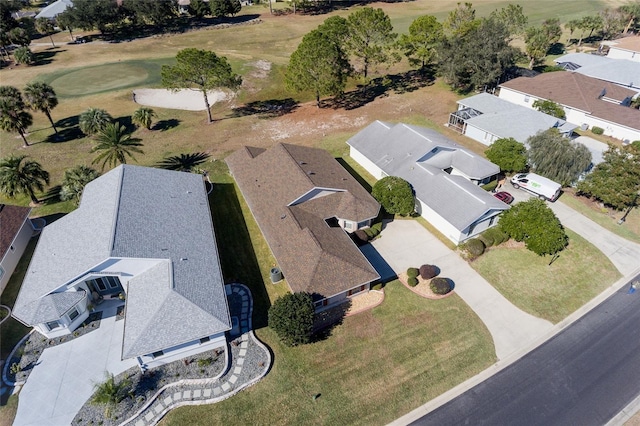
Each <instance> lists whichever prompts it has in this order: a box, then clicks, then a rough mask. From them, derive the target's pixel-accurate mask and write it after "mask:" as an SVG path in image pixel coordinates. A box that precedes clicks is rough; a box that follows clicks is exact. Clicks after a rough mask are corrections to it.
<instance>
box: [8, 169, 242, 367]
mask: <svg viewBox="0 0 640 426" xmlns="http://www.w3.org/2000/svg"><path fill="white" fill-rule="evenodd" d="M119 297H124V298H126V304H125V311H124V315H125V318H124V321H125V323H124V340H123V345H122V359H128V358H136V359H137V361H138V364H139V365H140V367H141V368H142V369H147V368H152V367H155V366H158V365H162V364H165V363H167V362H170V361H174V360H176V359H180V358H182V357H184V356H188V355H193V354H197V353H200V352H204V351H206V350H210V349H213V348H216V347H220V346H224V345H225V344H226V338H225V332H226V331H227V330H229V329H231V319H230V317H229V308H228V305H227V299H226V294H225V288H224V284H223V277H222V272H221V268H220V262H219V259H218V248H217V246H216V238H215V233H214V230H213V225H212V220H211V213H210V211H209V202H208V198H207V194H206V191H205V187H204V184H203V181H202V176H200V175H196V174H192V173H184V172H175V171H168V170H161V169H154V168H147V167H139V166H131V165H121V166H119V167H117V168H115V169H113V170H111V171H110V172H108V173H106V174H104V175H102V176H101V177H99V178H97V179H95V180H94V181H92V182H90V183H89V184H87V186H86V187H85V189H84V192H83V195H82V200H81V203H80V205H79V207H78V209H76V210H74V211H73V212H71V213H69V214H67V215H66V216H64V217H62V218H61V219H58V220H57V221H56V222H53V223H51V224H50V225H48V226H46V227H45V228H44V229H43V231H42V235H41V236H40V239H39V241H38V244H37V246H36V250H35V252H34V254H33V258H32V260H31V264H30V265H29V268H28V270H27V273H26V275H25V278H24V282H23V284H22V288H21V289H20V293H19V294H18V298H17V300H16V303H15V306H14V309H13V312H12V315H13V316H14V317H15V318H16V319H17V320H19V321H20V322H22V323H24V324H25V325H27V326H32V327H34V328H35V329H36V330H38V331H39V332H40V333H42V334H44V335H45V336H47V337H49V338H52V337H57V336H62V335H66V334H69V333H72V332H73V330H75V329H76V328H77V327H78V326H79V325H80V324H82V322H83V321H84V320H85V319H86V318H87V317H88V316H89V311H90V308H91V306H92V305H97V304H98V303H100V302H101V301H103V299H110V298H114V299H116V300H118V299H119ZM103 303H104V302H103Z"/></svg>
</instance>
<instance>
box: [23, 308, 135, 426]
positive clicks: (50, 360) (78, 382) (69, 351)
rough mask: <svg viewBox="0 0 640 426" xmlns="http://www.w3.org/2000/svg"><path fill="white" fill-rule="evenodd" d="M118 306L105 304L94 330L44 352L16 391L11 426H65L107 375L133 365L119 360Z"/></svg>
mask: <svg viewBox="0 0 640 426" xmlns="http://www.w3.org/2000/svg"><path fill="white" fill-rule="evenodd" d="M121 304H122V302H117V303H116V302H110V301H105V302H103V305H104V306H101V307H102V308H103V309H104V312H103V315H102V320H101V321H100V327H99V328H98V329H97V330H95V331H92V332H91V333H87V334H85V335H84V336H81V337H79V338H77V339H73V340H71V341H70V342H67V343H63V344H60V345H57V346H54V347H52V348H47V349H45V350H44V351H43V352H42V355H40V359H39V360H38V364H37V365H36V366H35V367H34V368H33V371H32V372H31V374H30V375H29V378H28V379H27V382H26V383H25V384H24V386H23V387H22V390H21V391H20V396H19V398H18V411H17V413H16V418H15V420H14V422H13V424H14V426H42V425H47V426H53V425H69V424H70V423H71V421H72V420H73V418H74V417H75V415H76V413H77V412H78V411H79V410H80V408H82V406H83V405H84V403H85V402H86V401H87V399H89V397H90V396H91V395H92V394H93V390H94V389H93V385H94V383H100V382H102V381H104V374H105V371H109V372H111V373H113V374H114V375H117V374H119V373H121V372H123V371H125V370H127V369H128V368H131V367H133V366H134V365H136V361H135V359H129V360H125V361H122V360H121V359H120V353H121V351H122V337H123V334H124V321H123V320H121V321H116V309H117V305H121Z"/></svg>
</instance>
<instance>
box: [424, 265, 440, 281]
mask: <svg viewBox="0 0 640 426" xmlns="http://www.w3.org/2000/svg"><path fill="white" fill-rule="evenodd" d="M436 275H438V268H437V267H436V266H433V265H422V266H421V267H420V276H421V277H422V279H423V280H430V279H431V278H433V277H435V276H436Z"/></svg>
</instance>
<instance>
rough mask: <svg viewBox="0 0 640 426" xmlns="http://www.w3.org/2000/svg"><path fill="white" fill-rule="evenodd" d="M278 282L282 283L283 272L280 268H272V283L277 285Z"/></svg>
mask: <svg viewBox="0 0 640 426" xmlns="http://www.w3.org/2000/svg"><path fill="white" fill-rule="evenodd" d="M278 281H282V271H281V270H280V268H271V282H272V283H274V284H275V283H277V282H278Z"/></svg>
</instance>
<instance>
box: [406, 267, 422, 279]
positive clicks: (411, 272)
mask: <svg viewBox="0 0 640 426" xmlns="http://www.w3.org/2000/svg"><path fill="white" fill-rule="evenodd" d="M419 273H420V271H418V268H409V269H407V277H409V278H416V277H417V276H418V274H419Z"/></svg>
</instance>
